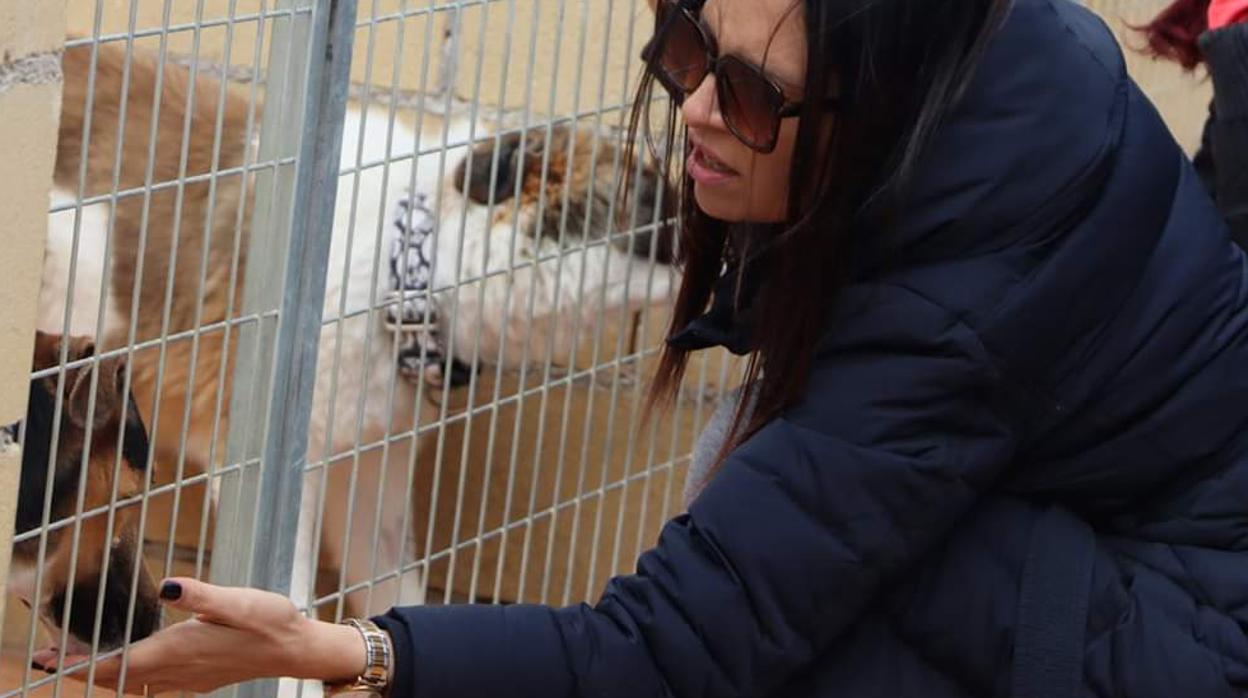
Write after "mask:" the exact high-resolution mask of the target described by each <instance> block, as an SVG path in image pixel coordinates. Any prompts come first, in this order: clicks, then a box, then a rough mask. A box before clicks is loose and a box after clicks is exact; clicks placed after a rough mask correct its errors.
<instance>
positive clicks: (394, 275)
mask: <svg viewBox="0 0 1248 698" xmlns="http://www.w3.org/2000/svg"><path fill="white" fill-rule="evenodd" d="M426 202H427V197H426V196H425V195H424V194H421V193H419V192H415V193H413V194H412V195H411V196H410V197H409V198H404V199H400V200H399V202H398V204H397V206H396V208H395V212H394V215H393V217H392V218H391V222H392V225H394V227H395V229H396V230H397V231H398V235H396V236H395V237H394V239H393V240H392V242H391V243H390V293H389V296H388V297H387V299H386V326H387V327H388V328H389V329H390V331H391V332H393V333H394V341H395V342H397V343H398V345H399V358H398V363H399V365H398V371H399V374H400V375H402V376H404V377H405V378H407V379H409V380H413V381H428V382H430V383H433V384H442V383H444V382H449V383H450V385H451V386H452V387H456V386H461V385H466V384H467V383H468V381H469V380H470V379H471V378H472V368H471V367H469V366H467V365H466V364H464V363H461V362H460V361H458V360H456V359H455V358H454V357H451V360H450V362H449V363H450V365H449V367H447V368H444V366H446V365H447V355H446V350H445V347H444V346H443V343H442V337H441V333H440V331H439V318H438V303H437V300H436V299H435V298H434V297H433V294H432V293H431V289H430V287H431V286H432V284H433V259H434V243H435V240H434V231H435V230H436V229H437V219H435V218H434V216H433V212H432V211H430V210H429V207H428V206H427V205H426ZM448 374H449V375H448Z"/></svg>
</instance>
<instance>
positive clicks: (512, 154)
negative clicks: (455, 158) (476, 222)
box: [455, 133, 521, 205]
mask: <svg viewBox="0 0 1248 698" xmlns="http://www.w3.org/2000/svg"><path fill="white" fill-rule="evenodd" d="M497 146H498V147H497V148H496V147H495V141H490V142H488V143H482V144H481V145H478V146H476V147H475V148H473V149H472V150H471V151H470V152H469V153H468V155H467V156H465V157H464V159H463V160H461V161H460V162H459V166H458V168H457V169H456V170H455V188H456V189H458V190H459V193H461V194H463V195H464V196H466V197H468V199H470V200H472V201H473V202H476V203H478V204H487V205H488V204H489V203H490V202H493V203H496V204H497V203H501V202H503V201H507V200H509V199H511V198H512V195H513V194H515V191H516V182H517V180H518V178H519V177H520V174H521V173H520V171H519V169H520V157H519V155H520V136H519V134H514V133H513V134H508V135H506V136H503V137H502V138H500V139H499V140H498V141H497ZM496 152H497V157H498V171H497V174H496V173H495V172H494V158H495V153H496ZM469 163H471V166H472V167H471V171H470V170H469Z"/></svg>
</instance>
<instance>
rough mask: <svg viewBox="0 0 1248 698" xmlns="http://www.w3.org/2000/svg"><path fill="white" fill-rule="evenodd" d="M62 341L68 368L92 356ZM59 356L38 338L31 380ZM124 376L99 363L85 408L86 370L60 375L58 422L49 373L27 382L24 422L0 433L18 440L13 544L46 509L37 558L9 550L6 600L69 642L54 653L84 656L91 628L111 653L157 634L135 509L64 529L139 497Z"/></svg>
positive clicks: (135, 433) (27, 543)
mask: <svg viewBox="0 0 1248 698" xmlns="http://www.w3.org/2000/svg"><path fill="white" fill-rule="evenodd" d="M66 341H67V342H68V347H65V348H66V349H67V350H68V361H70V362H79V361H82V360H88V359H91V357H93V356H94V355H95V346H94V343H93V342H92V341H91V340H89V339H86V338H82V337H72V338H69V339H68V340H66ZM62 348H63V346H62V339H61V338H60V337H58V336H55V335H49V334H44V333H39V334H38V336H37V338H36V342H35V356H34V370H35V373H36V375H39V374H41V373H45V372H46V371H45V369H51V368H54V367H56V366H58V365H59V363H60V358H61V350H62ZM125 371H126V363H125V360H124V357H114V358H105V359H101V360H99V362H98V368H97V372H98V377H97V378H96V379H95V380H96V383H97V385H96V387H95V396H96V397H95V405H94V407H93V408H92V407H91V405H90V395H91V392H92V389H91V383H92V377H91V374H92V370H91V365H90V363H87V364H85V365H81V366H78V367H76V368H69V369H67V370H66V371H65V376H64V381H63V383H62V390H61V400H60V403H61V405H60V416H59V419H58V418H57V414H56V413H57V386H58V382H59V373H57V372H53V373H52V374H51V375H46V376H41V377H37V378H35V379H33V380H32V381H31V383H30V396H29V399H28V402H27V409H26V417H25V419H24V420H23V421H24V423H23V422H18V423H17V424H13V425H9V426H7V427H4V434H3V435H2V436H0V438H6V439H8V440H10V441H17V440H18V435H19V434H20V435H22V436H21V446H22V470H21V479H20V485H19V489H18V500H17V525H16V533H17V535H18V536H19V538H22V536H23V534H29V533H31V532H35V531H37V530H38V529H39V528H40V527H41V526H43V523H44V509H45V506H46V505H47V503H49V502H50V515H49V517H48V521H49V522H50V525H49V527H48V528H49V531H48V533H47V543H46V547H45V550H44V552H43V555H42V556H40V550H39V549H40V537H39V536H35V537H26V538H24V539H22V540H20V541H19V542H18V543H17V544H15V545H14V547H13V564H12V568H13V569H12V571H11V573H10V579H9V591H10V592H12V593H14V594H16V595H17V596H18V597H19V598H21V599H22V601H23V602H25V603H26V605H28V606H31V607H32V608H33V609H34V611H35V613H36V615H37V616H38V617H39V619H40V621H41V622H42V623H43V624H44V625H45V626H46V627H47V628H48V629H49V630H51V631H52V632H53V637H54V638H56V641H57V642H59V641H60V634H61V633H60V631H61V630H62V628H63V627H66V626H67V627H68V640H69V641H68V643H67V644H68V646H67V647H65V648H64V649H65V650H67V651H69V652H71V653H77V652H83V651H84V650H87V649H89V648H90V647H91V644H92V642H93V640H94V638H95V633H96V624H97V622H98V624H99V636H98V637H99V647H100V649H101V650H108V649H113V648H116V647H119V646H121V645H122V644H123V643H124V642H125V640H126V638H127V637H129V639H131V640H138V639H142V638H144V637H147V636H148V635H150V634H152V633H153V632H154V631H155V630H156V629H157V628H158V627H159V625H160V608H159V604H158V601H157V592H156V587H155V584H154V583H153V581H152V578H151V576H150V575H149V574H148V572H147V570H146V568H145V566H144V564H143V559H142V549H143V546H142V543H141V541H140V536H139V530H138V516H137V508H136V507H133V506H124V505H123V506H120V507H117V508H116V509H115V517H114V520H113V522H112V526H111V531H110V526H109V516H108V515H107V513H106V512H102V513H101V512H96V513H88V515H86V516H83V517H82V520H81V522H74V517H75V516H78V515H80V514H81V512H92V511H93V510H100V509H106V508H107V507H108V506H109V504H110V502H116V501H124V500H126V499H128V498H131V497H133V496H135V495H138V494H140V493H141V492H142V491H143V485H144V481H145V477H144V469H145V468H147V467H148V438H147V431H146V429H145V428H144V425H143V421H142V419H141V418H140V416H139V412H138V410H137V409H136V406H135V404H134V400H133V398H131V397H130V396H129V395H128V394H126V393H124V392H123V390H124V388H123V386H124V384H125ZM119 445H120V458H118V447H119ZM49 484H50V485H51V488H52V492H51V497H50V499H49V497H48V486H49ZM76 526H77V527H78V532H77V534H76V535H77V541H76V545H75V540H74V538H75V527H76ZM132 592H133V593H132ZM132 603H133V607H134V616H133V621H131V619H130V607H131V604H132ZM35 604H38V606H37V608H34V605H35ZM67 609H68V613H67ZM127 628H129V635H128V636H127Z"/></svg>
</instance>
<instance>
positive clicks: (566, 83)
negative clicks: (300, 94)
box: [67, 0, 1208, 149]
mask: <svg viewBox="0 0 1248 698" xmlns="http://www.w3.org/2000/svg"><path fill="white" fill-rule="evenodd" d="M1168 1H1169V0H1090V2H1088V5H1089V6H1091V7H1092V8H1093V9H1095V10H1097V11H1098V12H1100V13H1101V14H1102V15H1103V16H1104V17H1105V18H1106V19H1107V20H1108V21H1109V22H1110V24H1111V25H1113V26H1114V28H1115V29H1116V30H1117V31H1118V32H1119V35H1120V37H1121V38H1122V39H1123V40H1124V42H1125V43H1126V44H1127V46H1128V47H1129V48H1133V47H1138V45H1139V43H1140V42H1139V39H1138V37H1137V36H1136V35H1134V34H1133V33H1132V32H1130V31H1129V30H1128V29H1127V26H1128V25H1129V24H1140V23H1142V22H1144V21H1146V20H1147V19H1148V18H1149V17H1152V16H1153V15H1155V14H1156V12H1157V11H1158V10H1159V9H1161V8H1162V7H1164V6H1165V4H1166V3H1167V2H1168ZM196 4H198V3H192V2H173V3H169V7H168V11H169V16H168V23H169V24H170V26H173V27H175V28H176V27H186V26H189V25H190V24H191V23H194V22H195V21H196V17H195V11H196V8H195V5H196ZM260 4H261V3H260V0H238V2H237V8H238V9H237V14H236V19H237V21H236V22H235V23H234V29H233V39H232V42H233V46H232V49H231V51H230V63H231V64H232V65H234V66H236V67H244V68H250V67H252V66H253V65H254V64H253V56H254V49H255V42H256V37H257V36H258V34H259V32H258V21H257V19H256V17H255V13H256V12H257V10H258V9H259V7H260ZM267 4H268V5H269V6H272V5H273V4H274V3H273V2H269V3H267ZM359 4H360V22H361V25H362V26H361V28H360V30H359V33H358V34H357V36H356V43H357V50H356V60H355V64H354V66H353V68H352V79H353V81H355V82H356V83H357V84H363V83H364V82H365V80H366V78H367V82H368V83H369V84H371V85H373V86H374V89H382V90H384V89H388V88H389V87H390V85H392V84H393V85H397V86H398V87H399V88H400V89H402V90H405V91H417V90H419V89H420V88H422V87H423V88H425V91H427V92H434V91H436V89H437V87H438V86H439V84H440V83H439V80H440V76H443V75H444V74H445V72H446V68H447V66H446V65H445V63H444V61H443V49H444V43H443V42H444V39H443V37H444V35H445V33H446V32H447V31H448V30H449V29H450V28H451V27H452V26H456V25H457V26H458V28H459V37H460V39H459V44H458V52H457V55H458V56H459V60H458V61H456V71H455V75H454V82H453V84H454V91H455V95H456V96H457V97H459V98H462V99H465V100H473V99H474V97H476V96H479V101H480V102H482V103H483V104H498V103H500V102H501V103H502V104H503V105H505V106H507V107H510V108H520V107H523V106H524V105H526V104H528V105H529V106H530V107H531V108H532V109H533V110H534V111H535V112H538V113H554V114H567V113H570V112H572V111H573V110H575V111H578V112H582V113H583V112H586V111H591V110H593V109H594V108H596V107H597V106H598V105H599V104H602V105H605V106H607V107H612V106H615V105H618V104H620V103H621V102H622V101H623V99H624V98H625V97H626V96H627V95H628V94H629V92H630V91H631V89H632V86H633V85H634V84H635V79H636V77H637V72H638V70H639V68H640V65H639V62H638V60H637V55H638V54H639V53H640V51H641V45H642V43H643V42H644V41H645V38H646V36H647V35H648V33H649V30H650V26H651V25H650V23H649V11H648V9H647V8H646V4H645V3H644V2H643V1H642V0H616V1H615V2H612V3H608V2H607V0H515V1H514V3H513V2H511V1H510V0H496V1H494V2H489V3H485V4H473V5H471V6H469V7H466V8H464V9H463V10H462V11H461V13H460V16H459V21H458V23H456V21H455V13H454V12H451V11H448V10H446V9H439V10H438V11H436V12H430V11H428V8H430V7H434V6H444V5H446V3H445V2H442V1H441V0H438V1H437V2H434V0H376V1H375V2H374V1H372V0H361V2H360V3H359ZM130 5H131V3H130V0H100V2H99V3H98V8H99V15H98V19H99V22H100V27H101V32H102V33H104V34H106V35H110V34H118V33H120V32H124V31H125V30H126V27H127V26H128V24H129V21H130V15H129V12H130ZM165 5H166V3H165V1H164V0H135V2H134V9H135V15H134V16H135V27H136V29H138V30H139V31H144V30H153V29H155V28H159V27H161V26H162V25H163V24H164V22H165V18H164V12H165V10H166V7H165ZM67 6H68V12H69V26H70V27H71V30H72V31H75V32H79V33H89V32H90V31H91V29H92V27H93V24H94V22H95V21H96V19H97V16H96V11H97V2H96V0H68V2H67ZM404 6H406V8H407V16H406V17H404V18H402V19H399V18H398V14H399V11H400V9H401V8H403V7H404ZM228 7H229V1H228V0H205V2H204V3H203V14H202V17H201V18H200V20H201V21H202V22H203V23H204V24H205V25H206V28H205V29H204V30H203V31H202V32H201V35H200V54H201V55H202V56H203V57H204V58H205V59H207V60H210V61H213V62H220V61H222V60H223V58H224V45H225V40H226V34H227V31H226V27H225V26H224V20H225V19H226V18H227V12H228ZM509 28H510V31H509ZM400 32H401V33H402V42H401V44H400V42H399V36H400ZM140 43H141V44H143V45H146V46H150V47H153V48H154V47H156V46H157V45H158V43H159V40H158V39H157V38H156V37H148V38H144V39H141V40H140ZM370 45H371V47H372V48H371V51H370V49H369V47H370ZM168 49H169V50H170V51H171V52H173V53H175V54H179V55H187V54H189V53H190V52H191V49H192V32H189V31H182V32H175V33H173V34H171V35H170V38H169V43H168ZM265 54H267V50H266V51H261V62H263V60H264V59H265ZM370 55H371V61H370V60H369V57H370ZM530 56H532V57H533V59H532V61H530ZM556 58H558V60H556ZM1128 60H1129V62H1130V64H1131V70H1132V72H1133V74H1134V75H1135V76H1136V77H1137V79H1138V80H1139V81H1140V82H1141V84H1142V85H1143V86H1144V89H1145V91H1147V92H1148V93H1149V95H1150V96H1151V97H1152V98H1153V99H1154V100H1155V101H1156V102H1157V104H1158V106H1159V107H1160V108H1161V110H1162V112H1163V114H1164V115H1165V116H1166V118H1167V121H1169V122H1170V124H1171V126H1172V128H1173V129H1174V131H1175V133H1176V135H1177V136H1178V137H1179V140H1180V141H1181V142H1183V144H1184V145H1185V146H1187V147H1188V148H1189V149H1190V148H1192V147H1194V146H1195V144H1196V143H1197V140H1198V137H1199V132H1200V127H1201V124H1202V123H1203V121H1204V116H1205V107H1206V105H1207V103H1208V85H1207V84H1205V83H1204V82H1202V81H1200V80H1198V79H1195V78H1191V77H1185V76H1183V75H1182V73H1181V72H1180V71H1179V70H1178V69H1177V68H1175V67H1174V66H1172V65H1170V64H1167V63H1158V62H1155V61H1152V60H1151V59H1148V58H1146V57H1144V56H1141V55H1140V54H1139V53H1138V52H1135V51H1133V50H1129V51H1128ZM370 65H371V70H370ZM396 66H397V69H396ZM530 66H531V75H532V77H533V79H532V80H531V82H530V81H528V80H527V78H528V76H529V75H530ZM578 72H580V79H579V81H578V80H577V73H578ZM478 76H479V78H480V80H479V85H478ZM529 84H531V89H530V88H526V85H529ZM578 87H579V95H578V94H577V92H578ZM600 89H601V97H600V95H599V91H600ZM435 104H439V103H437V102H435ZM607 121H608V123H612V120H611V117H610V116H608V118H607Z"/></svg>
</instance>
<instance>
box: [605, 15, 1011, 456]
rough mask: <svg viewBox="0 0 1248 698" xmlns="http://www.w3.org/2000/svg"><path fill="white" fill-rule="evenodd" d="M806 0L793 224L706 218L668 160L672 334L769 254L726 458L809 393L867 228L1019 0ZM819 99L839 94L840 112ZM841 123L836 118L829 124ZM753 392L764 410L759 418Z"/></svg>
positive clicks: (668, 363) (665, 372)
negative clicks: (674, 197)
mask: <svg viewBox="0 0 1248 698" xmlns="http://www.w3.org/2000/svg"><path fill="white" fill-rule="evenodd" d="M661 1H662V0H661ZM667 1H669V2H675V0H667ZM682 1H683V2H686V3H687V2H688V0H682ZM794 1H795V3H797V4H799V5H800V6H801V9H802V10H803V16H804V20H805V25H806V42H807V62H806V65H807V72H806V78H805V86H804V94H805V95H806V96H807V98H806V99H805V101H804V104H805V106H804V108H803V111H802V114H801V121H800V125H799V127H798V132H797V144H796V147H795V149H794V155H793V162H792V170H791V174H790V179H789V181H790V182H793V183H794V185H793V186H791V187H790V190H789V192H788V204H787V205H788V209H787V210H788V214H787V219H786V221H785V222H784V223H783V224H780V225H754V224H729V223H727V222H725V221H720V220H716V219H713V218H711V217H709V216H707V215H706V214H704V213H703V212H702V211H701V210H699V209H698V207H697V205H696V203H695V202H694V199H693V187H692V186H691V185H690V184H689V179H688V177H687V175H684V174H683V172H684V162H683V156H682V157H680V158H679V160H680V161H679V162H677V158H674V157H672V158H668V167H669V168H670V169H672V170H676V171H677V172H678V177H679V185H678V190H679V192H680V194H679V198H680V220H679V224H680V231H679V240H678V251H677V260H676V261H677V264H678V265H679V267H680V269H681V272H682V283H681V286H680V291H679V293H678V295H677V299H676V304H675V308H674V310H673V313H672V320H671V330H672V331H673V332H675V331H677V330H679V329H681V328H683V327H685V326H686V325H687V324H688V323H690V322H691V321H692V320H694V319H695V318H697V317H698V316H699V315H700V314H702V313H703V312H705V311H706V309H707V307H708V305H709V304H710V302H711V298H712V295H713V292H714V289H715V286H716V285H717V282H718V281H719V279H720V277H721V275H722V274H724V272H725V270H726V269H727V270H734V269H735V270H737V271H738V272H740V270H741V269H742V267H743V266H744V265H745V264H746V260H751V259H754V258H765V260H766V262H765V278H764V279H763V281H762V282H761V283H760V284H759V288H758V289H757V296H756V297H755V298H753V299H752V300H751V317H752V318H753V323H752V342H751V353H750V355H749V361H748V364H747V366H746V373H745V383H746V385H747V386H749V387H748V388H747V389H748V390H750V391H751V392H752V395H747V396H746V399H742V400H741V402H740V405H739V406H738V409H737V413H736V416H735V418H734V421H733V426H732V429H731V430H730V432H729V437H728V439H727V440H726V441H725V443H724V446H723V448H722V449H721V451H720V454H719V460H721V461H722V459H723V457H724V456H726V455H727V453H728V452H729V451H730V450H732V448H735V446H736V445H737V444H739V443H740V442H742V441H744V440H745V439H747V438H749V436H751V435H752V434H753V433H755V432H756V431H757V430H758V429H760V428H761V427H762V426H763V425H765V424H766V423H767V422H769V421H771V420H772V419H774V418H775V417H776V416H777V415H779V414H780V413H781V412H782V411H783V410H784V409H785V408H787V407H789V406H791V405H792V404H793V403H795V402H796V401H797V400H799V399H800V398H801V396H802V393H803V392H804V388H805V385H806V382H807V380H808V378H809V374H810V370H811V365H812V362H813V360H814V349H815V345H816V342H817V341H818V340H819V338H820V336H821V335H823V334H824V333H825V332H826V331H828V327H827V323H828V317H827V312H828V310H829V308H830V307H831V306H832V304H833V301H834V299H835V297H836V295H837V292H838V291H840V290H841V289H842V288H844V286H845V285H846V284H847V283H848V281H849V275H850V266H849V265H850V258H851V252H852V247H853V245H854V244H855V236H857V235H864V234H867V233H866V232H865V231H879V230H884V229H886V228H887V226H888V225H889V223H890V222H891V221H893V220H894V219H895V218H896V216H897V215H898V214H899V213H900V210H901V207H902V206H903V204H904V198H905V192H906V188H907V185H908V184H909V183H910V181H911V180H912V178H913V176H914V174H915V172H916V169H917V167H918V165H919V162H920V160H921V158H922V155H923V153H924V150H925V146H926V145H927V144H928V142H929V141H930V140H931V137H932V135H933V133H934V132H935V131H936V129H937V128H938V127H939V126H940V125H941V123H942V122H943V121H944V119H945V118H946V117H947V115H948V114H949V112H950V111H951V109H952V108H953V107H954V105H955V104H956V103H957V101H958V99H959V97H960V96H961V93H962V91H963V89H964V88H965V86H966V84H967V83H968V82H969V79H970V77H971V74H972V72H973V69H974V67H975V65H976V64H977V62H978V59H979V57H980V56H981V55H982V54H983V52H984V50H985V48H986V45H987V43H988V40H989V39H990V38H991V36H992V34H993V33H994V31H995V29H996V28H997V26H998V25H999V24H1000V22H1001V21H1002V20H1003V18H1004V16H1005V15H1006V14H1007V12H1008V10H1009V6H1010V0H925V1H924V2H914V1H913V0H840V1H836V2H833V1H829V0H794ZM657 29H658V26H657V23H656V31H657ZM654 84H655V80H654V78H653V77H652V76H651V75H650V71H649V69H647V71H646V74H645V76H644V77H643V79H642V81H641V85H640V88H639V90H638V94H637V99H636V102H635V104H634V110H633V114H632V122H631V128H630V141H631V143H632V144H633V148H638V147H640V146H639V144H640V143H642V142H644V141H645V140H646V139H645V137H643V136H640V135H639V129H640V128H643V127H646V126H648V123H647V124H643V123H642V122H643V121H648V118H647V116H648V113H647V111H646V109H647V105H648V104H650V100H651V92H652V90H653V87H654ZM811 95H825V96H831V95H837V96H838V97H839V106H838V107H837V108H836V111H835V114H830V113H828V112H826V111H825V106H824V104H823V103H824V102H825V100H820V99H811V98H810V96H811ZM669 105H670V103H669ZM676 116H677V112H676V109H675V108H674V107H671V106H669V112H668V114H667V120H668V129H667V133H668V134H669V136H668V141H667V144H666V145H667V150H666V152H667V153H672V152H673V150H672V145H673V138H672V134H674V133H675V131H676V127H675V126H674V123H675V119H676ZM829 118H834V119H835V121H834V126H833V127H832V128H831V129H829V128H828V127H827V126H828V123H829V122H828V119H829ZM682 152H683V151H682ZM738 289H739V285H738ZM738 300H740V299H738ZM688 359H689V352H688V351H686V350H683V349H680V348H677V347H674V346H670V345H668V346H665V347H664V349H663V353H662V356H661V358H660V361H659V365H658V369H657V371H656V374H655V377H654V381H653V383H652V385H651V389H650V400H651V405H652V406H659V407H667V406H670V405H671V404H672V402H673V401H674V400H675V397H676V394H677V392H678V390H679V387H680V383H681V380H682V378H683V376H684V373H685V367H686V365H687V363H688ZM751 399H752V400H754V401H755V407H754V409H753V410H752V411H750V412H748V413H747V410H746V407H745V406H746V405H747V404H749V403H750V402H751ZM654 412H655V410H652V411H651V413H652V414H653V413H654Z"/></svg>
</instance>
